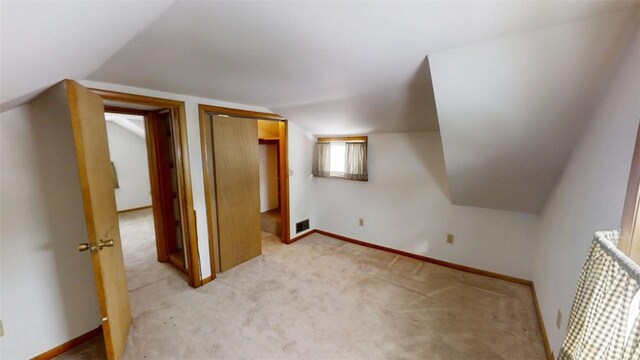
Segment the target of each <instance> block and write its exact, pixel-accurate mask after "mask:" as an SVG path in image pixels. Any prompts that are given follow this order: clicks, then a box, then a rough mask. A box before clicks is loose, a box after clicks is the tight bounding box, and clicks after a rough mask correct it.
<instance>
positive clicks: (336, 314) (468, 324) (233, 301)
mask: <svg viewBox="0 0 640 360" xmlns="http://www.w3.org/2000/svg"><path fill="white" fill-rule="evenodd" d="M123 220H124V219H123ZM127 227H128V223H127V222H126V221H124V222H123V224H122V233H123V238H124V237H125V234H127ZM152 240H153V239H150V240H149V241H152ZM125 241H126V240H125V239H123V243H124V242H125ZM127 256H128V255H127ZM149 259H151V257H149ZM150 261H151V260H150ZM129 263H130V262H129V260H127V265H129ZM135 266H136V267H134V268H132V269H131V271H128V272H127V274H128V276H130V278H131V279H132V281H134V280H133V279H143V278H144V279H149V281H151V282H150V283H147V284H145V285H142V284H138V286H137V287H134V286H130V288H131V289H134V290H133V291H131V302H132V311H133V318H134V320H133V324H132V326H131V333H130V335H129V339H128V344H127V350H126V353H125V358H127V359H389V358H406V359H544V358H545V356H544V348H543V345H542V339H541V336H540V332H539V328H538V323H537V320H536V317H535V312H534V307H533V301H532V298H531V294H530V290H529V288H528V287H526V286H522V285H517V284H512V283H508V282H504V281H500V280H496V279H491V278H486V277H483V276H477V275H473V274H468V273H464V272H460V271H456V270H452V269H448V268H444V267H440V266H437V265H432V264H428V263H423V262H420V261H416V260H413V259H409V258H404V257H400V256H395V255H393V254H389V253H386V252H382V251H378V250H373V249H369V248H365V247H361V246H358V245H353V244H349V243H345V242H341V241H338V240H334V239H332V238H328V237H325V236H322V235H319V234H314V235H311V236H309V237H307V238H305V239H302V240H300V241H298V242H296V243H294V244H293V245H283V244H281V243H280V242H279V241H278V240H277V238H276V237H275V236H273V235H271V234H268V233H263V255H262V256H260V257H258V258H256V259H253V260H251V261H249V262H247V263H245V264H242V265H240V266H238V267H236V268H234V269H232V270H229V271H227V272H226V273H224V274H219V276H218V278H217V279H216V280H214V281H213V282H211V283H209V284H207V285H205V286H203V287H201V288H199V289H192V288H190V287H189V286H188V285H187V283H186V281H185V279H184V278H183V276H182V275H181V274H179V273H178V272H176V271H168V272H164V269H155V265H153V266H152V265H150V264H148V265H143V264H137V265H135ZM135 268H138V269H140V271H152V272H155V271H161V272H162V275H158V276H157V278H155V277H154V276H152V275H150V274H144V275H143V274H135V273H134V272H135V271H134V269H135ZM165 275H167V276H165ZM135 281H139V280H135ZM140 285H141V286H140ZM103 356H104V350H103V349H102V348H101V343H100V341H93V342H90V343H88V344H87V345H86V346H83V347H80V348H77V349H75V350H73V351H72V352H68V353H67V354H65V357H64V358H86V359H89V358H100V357H103Z"/></svg>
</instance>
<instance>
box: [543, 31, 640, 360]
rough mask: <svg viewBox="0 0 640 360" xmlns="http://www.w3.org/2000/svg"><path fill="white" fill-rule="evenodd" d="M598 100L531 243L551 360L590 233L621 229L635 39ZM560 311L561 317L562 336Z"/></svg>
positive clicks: (637, 86) (638, 107) (637, 78)
mask: <svg viewBox="0 0 640 360" xmlns="http://www.w3.org/2000/svg"><path fill="white" fill-rule="evenodd" d="M601 99H602V100H601V102H600V103H599V104H597V108H596V109H594V110H595V111H593V113H592V116H591V121H590V125H589V127H588V128H587V129H586V131H585V132H584V133H583V135H582V137H581V139H580V141H579V142H578V145H577V146H576V148H575V150H574V152H573V154H572V156H571V158H570V160H569V162H568V163H567V165H566V167H565V170H564V173H563V175H562V177H561V178H560V181H559V182H558V184H557V185H556V188H555V190H554V192H553V194H552V196H551V197H550V198H549V201H548V203H547V205H546V207H545V210H544V212H543V215H542V219H541V224H540V230H539V236H538V238H537V239H536V246H537V248H536V253H535V262H534V264H535V267H534V282H535V284H536V290H537V293H538V300H539V303H540V307H541V310H542V315H543V318H544V322H545V325H546V328H547V334H548V336H549V341H550V345H551V348H552V350H554V352H555V353H556V354H558V351H559V349H560V346H561V345H562V341H563V340H564V336H565V334H566V330H567V319H568V317H569V313H570V311H571V305H572V301H573V295H574V292H575V287H576V283H577V280H578V275H579V273H580V270H581V268H582V265H583V264H584V262H585V260H586V255H587V251H588V249H589V246H590V244H591V240H592V238H593V233H594V232H595V231H596V230H608V229H616V228H618V227H619V226H620V220H621V217H622V209H623V206H624V198H625V194H626V189H627V181H628V176H629V171H630V168H631V159H632V156H633V147H634V144H635V141H636V134H637V130H638V119H640V33H639V32H638V31H636V34H635V36H634V38H633V40H632V45H631V47H630V48H629V49H628V52H627V54H626V55H625V58H624V59H623V62H622V64H621V67H620V68H619V69H618V72H617V74H616V76H615V78H614V79H613V81H612V82H611V84H610V87H609V88H608V90H607V91H606V92H605V93H604V94H603V96H602V98H601ZM558 309H561V311H562V313H563V321H562V326H561V329H560V330H559V329H558V328H557V327H556V325H555V322H556V314H557V310H558Z"/></svg>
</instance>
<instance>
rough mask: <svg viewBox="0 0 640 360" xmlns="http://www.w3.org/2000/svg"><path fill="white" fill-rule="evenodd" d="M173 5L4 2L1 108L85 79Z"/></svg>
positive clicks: (0, 49) (0, 50)
mask: <svg viewBox="0 0 640 360" xmlns="http://www.w3.org/2000/svg"><path fill="white" fill-rule="evenodd" d="M169 5H171V2H169V1H154V2H120V1H118V2H113V1H111V2H104V1H100V2H98V1H84V2H82V1H68V2H54V1H51V2H36V1H2V2H0V19H1V21H0V23H1V25H0V26H1V27H0V29H1V31H0V80H1V82H0V83H1V86H0V111H5V110H8V109H10V108H12V107H14V106H17V105H20V104H21V103H24V102H26V101H28V100H29V99H30V98H31V97H33V96H34V95H36V94H37V93H38V92H39V91H42V90H44V89H46V88H47V87H49V86H51V85H53V84H55V83H57V82H59V81H60V80H63V79H65V78H69V79H78V80H82V79H85V78H86V77H87V76H88V75H89V74H90V73H92V72H93V71H95V70H96V69H97V68H98V67H100V65H102V63H104V62H105V61H106V60H107V59H108V58H109V57H110V56H111V55H113V54H114V53H116V52H117V51H118V50H119V49H121V48H122V47H123V46H124V45H125V44H126V43H127V42H128V41H129V40H131V39H132V38H133V37H134V36H135V35H136V34H138V33H139V32H140V31H142V30H143V29H144V28H145V27H146V26H147V25H149V23H151V21H153V20H154V19H155V18H157V17H158V16H159V15H160V14H161V13H162V12H163V11H164V10H166V9H167V7H168V6H169ZM115 20H117V21H115Z"/></svg>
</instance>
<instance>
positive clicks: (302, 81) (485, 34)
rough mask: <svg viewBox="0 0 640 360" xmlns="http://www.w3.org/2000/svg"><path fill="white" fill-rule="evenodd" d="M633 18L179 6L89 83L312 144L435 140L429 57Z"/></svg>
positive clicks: (618, 5)
mask: <svg viewBox="0 0 640 360" xmlns="http://www.w3.org/2000/svg"><path fill="white" fill-rule="evenodd" d="M629 6H630V3H628V2H617V1H606V2H602V1H600V2H587V1H581V2H564V1H557V2H537V1H523V2H488V1H482V2H478V1H475V2H446V1H441V2H400V3H399V2H320V1H318V2H178V3H175V4H173V5H172V6H171V7H170V8H169V9H168V10H167V11H166V12H165V13H164V14H163V15H162V16H160V17H159V18H158V19H156V21H154V22H153V23H152V24H151V25H150V26H149V27H148V28H147V29H145V31H143V32H141V33H140V34H138V36H136V37H135V38H134V39H133V40H132V41H131V42H129V43H128V44H127V45H126V46H125V47H124V48H122V49H121V50H120V51H119V52H118V53H117V54H115V55H114V56H113V57H112V58H110V59H109V60H108V61H107V62H105V63H104V64H103V65H102V66H101V67H100V68H99V69H98V70H97V71H96V72H94V73H93V74H91V75H90V76H89V79H91V80H97V81H104V82H114V83H118V84H123V85H131V86H137V87H143V88H151V89H155V90H164V91H171V92H177V93H183V94H188V95H195V96H199V97H208V98H214V99H219V100H224V101H230V102H236V103H244V104H250V105H257V106H263V107H267V108H270V109H273V110H275V111H279V112H281V113H282V115H284V116H286V117H288V118H290V119H291V120H292V121H294V122H296V123H298V124H300V125H301V126H303V127H306V128H308V129H309V130H311V131H313V132H322V133H326V132H335V131H339V132H340V133H353V132H359V131H362V130H370V131H372V132H389V131H419V130H433V129H437V124H436V123H434V119H433V116H429V113H430V112H433V110H432V109H431V111H430V110H429V109H427V108H426V107H427V106H426V105H424V104H415V103H416V98H419V97H421V95H428V92H427V91H426V89H427V88H428V86H429V84H428V83H427V80H426V79H420V78H419V77H418V75H419V74H420V72H419V69H420V67H421V65H423V63H424V60H425V57H426V56H427V55H428V54H432V53H434V52H437V51H441V50H444V49H450V48H455V47H460V46H464V45H469V44H472V43H475V42H478V41H482V40H487V39H491V38H496V37H502V36H506V35H510V34H514V33H520V32H524V31H530V30H533V29H539V28H543V27H548V26H552V25H556V24H561V23H566V22H571V21H576V20H579V19H584V18H587V17H592V16H595V15H598V14H602V13H606V12H610V11H614V10H619V9H624V8H628V7H629ZM381 99H382V103H381V101H380V100H381ZM418 102H419V99H418ZM406 103H409V106H408V108H405V104H406ZM383 108H384V109H383ZM363 109H364V112H363ZM372 109H374V110H382V112H384V115H381V114H380V112H378V111H372ZM415 109H417V110H418V111H419V114H417V115H416V114H415V113H414V112H413V110H415ZM406 113H410V114H411V115H406ZM325 123H326V124H327V127H325V126H324V124H325Z"/></svg>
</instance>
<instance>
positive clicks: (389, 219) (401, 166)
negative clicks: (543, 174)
mask: <svg viewBox="0 0 640 360" xmlns="http://www.w3.org/2000/svg"><path fill="white" fill-rule="evenodd" d="M368 151H369V153H368V155H369V156H368V161H369V162H368V168H369V181H368V182H358V181H345V180H341V179H329V178H314V179H313V183H314V186H315V191H316V205H317V220H316V221H317V222H316V225H315V227H316V228H318V229H321V230H326V231H329V232H333V233H337V234H340V235H344V236H348V237H351V238H355V239H358V240H362V241H366V242H370V243H374V244H378V245H382V246H387V247H390V248H394V249H399V250H404V251H408V252H411V253H415V254H420V255H424V256H428V257H433V258H437V259H441V260H445V261H451V262H454V263H457V264H462V265H466V266H471V267H475V268H479V269H484V270H489V271H494V272H498V273H502V274H507V275H511V276H516V277H521V278H525V279H530V278H531V271H530V270H531V260H532V259H531V251H532V249H533V240H534V233H535V229H536V226H537V224H538V220H539V217H538V216H536V215H530V214H523V213H515V212H509V211H500V210H490V209H482V208H472V207H465V206H453V205H451V202H450V201H449V199H448V195H447V194H448V189H447V180H446V171H445V167H444V160H443V154H442V144H441V141H440V135H439V133H438V132H422V133H392V134H371V135H369V148H368ZM358 218H363V219H364V226H362V227H361V226H359V225H358ZM447 233H451V234H453V235H454V236H455V240H454V244H453V245H449V244H447V243H446V235H447Z"/></svg>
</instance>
